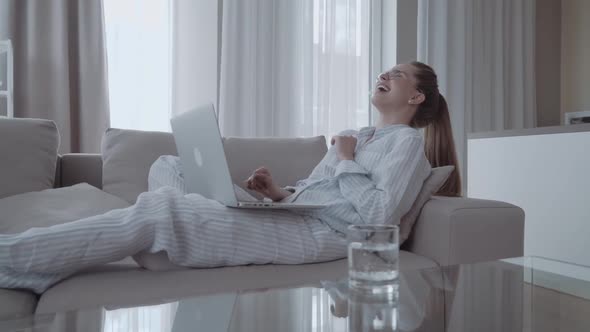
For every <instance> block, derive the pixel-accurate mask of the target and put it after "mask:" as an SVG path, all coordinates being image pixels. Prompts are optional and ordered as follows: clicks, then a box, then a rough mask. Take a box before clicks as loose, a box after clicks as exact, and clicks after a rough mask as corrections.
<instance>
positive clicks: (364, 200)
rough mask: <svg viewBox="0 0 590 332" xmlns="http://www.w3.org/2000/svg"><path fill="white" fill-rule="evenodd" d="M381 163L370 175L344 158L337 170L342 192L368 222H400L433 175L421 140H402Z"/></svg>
mask: <svg viewBox="0 0 590 332" xmlns="http://www.w3.org/2000/svg"><path fill="white" fill-rule="evenodd" d="M378 163H379V164H378V165H377V166H376V167H375V169H374V170H373V171H372V172H371V173H369V171H368V170H366V169H365V168H364V167H362V166H361V165H359V164H358V163H357V162H356V161H354V160H350V159H346V158H344V159H342V160H341V161H340V162H339V164H338V165H337V167H336V177H337V178H338V184H339V187H340V191H341V193H342V195H343V196H344V197H345V198H346V199H347V200H348V201H349V202H350V203H352V205H353V206H354V208H355V210H356V211H357V212H358V214H359V215H360V216H361V218H362V219H363V221H364V222H365V223H367V224H387V223H392V222H395V223H397V222H399V218H401V215H400V214H401V213H405V212H407V210H409V209H410V207H411V205H412V204H413V202H414V200H415V199H416V196H417V195H418V192H419V191H420V188H422V184H423V183H424V180H425V179H426V177H428V175H429V174H430V165H429V164H428V161H427V160H426V157H425V155H424V141H423V140H422V137H421V136H409V137H406V138H403V139H401V140H400V141H399V142H396V143H395V144H394V146H393V147H392V149H391V150H390V151H389V152H388V153H387V154H385V155H383V157H382V158H381V159H380V160H379V161H378ZM406 193H407V195H406V197H404V194H406ZM404 198H405V199H404ZM402 199H403V200H402Z"/></svg>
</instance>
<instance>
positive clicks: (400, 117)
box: [375, 112, 412, 129]
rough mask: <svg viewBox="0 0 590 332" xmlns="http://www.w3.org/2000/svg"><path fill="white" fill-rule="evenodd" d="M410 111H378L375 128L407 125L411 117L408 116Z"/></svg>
mask: <svg viewBox="0 0 590 332" xmlns="http://www.w3.org/2000/svg"><path fill="white" fill-rule="evenodd" d="M409 114H410V112H395V113H393V112H392V113H386V114H383V113H379V119H378V120H377V123H376V124H375V128H377V129H381V128H385V127H387V126H391V125H396V124H404V125H407V126H409V125H410V122H411V121H412V117H411V116H409Z"/></svg>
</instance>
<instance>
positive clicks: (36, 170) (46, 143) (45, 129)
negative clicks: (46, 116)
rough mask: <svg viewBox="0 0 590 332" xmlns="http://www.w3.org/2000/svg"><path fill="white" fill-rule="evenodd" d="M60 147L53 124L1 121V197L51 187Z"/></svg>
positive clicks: (34, 120) (46, 122)
mask: <svg viewBox="0 0 590 332" xmlns="http://www.w3.org/2000/svg"><path fill="white" fill-rule="evenodd" d="M58 148H59V132H58V130H57V127H56V125H55V123H54V122H53V121H49V120H42V119H12V118H10V119H9V118H0V154H1V155H2V157H1V159H0V198H3V197H8V196H12V195H17V194H21V193H26V192H30V191H38V190H43V189H49V188H52V187H53V183H54V179H55V173H56V170H55V167H56V161H57V150H58Z"/></svg>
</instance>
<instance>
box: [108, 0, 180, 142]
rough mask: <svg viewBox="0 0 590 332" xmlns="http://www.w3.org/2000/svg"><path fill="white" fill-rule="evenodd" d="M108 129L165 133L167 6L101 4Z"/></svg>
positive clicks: (135, 0) (155, 2) (137, 0)
mask: <svg viewBox="0 0 590 332" xmlns="http://www.w3.org/2000/svg"><path fill="white" fill-rule="evenodd" d="M104 16H105V30H106V44H107V60H108V75H109V77H108V80H109V101H110V115H111V126H112V127H118V128H127V129H141V130H158V131H169V130H170V129H169V118H170V109H171V97H170V95H171V94H170V88H171V55H170V54H171V38H170V33H171V19H170V0H105V1H104Z"/></svg>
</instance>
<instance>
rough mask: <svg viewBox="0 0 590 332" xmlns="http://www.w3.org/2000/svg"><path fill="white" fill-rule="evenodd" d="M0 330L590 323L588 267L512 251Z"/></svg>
mask: <svg viewBox="0 0 590 332" xmlns="http://www.w3.org/2000/svg"><path fill="white" fill-rule="evenodd" d="M343 277H345V276H343ZM363 324H364V325H363ZM0 331H105V332H111V331H113V332H114V331H125V332H128V331H137V332H140V331H141V332H147V331H175V332H176V331H205V332H216V331H223V332H225V331H235V332H245V331H248V332H250V331H251V332H265V331H269V332H270V331H273V332H275V331H289V332H290V331H293V332H295V331H296V332H332V331H334V332H336V331H338V332H340V331H531V332H532V331H534V332H538V331H590V268H589V267H585V266H579V265H575V264H569V263H565V262H559V261H554V260H549V259H544V258H538V257H524V258H514V259H506V260H498V261H492V262H483V263H476V264H463V265H458V266H448V267H443V268H431V269H422V270H403V271H401V272H400V279H399V296H398V297H397V299H395V298H389V299H387V300H385V299H383V298H379V299H371V298H367V297H359V296H358V295H355V292H352V291H350V290H349V289H348V287H347V282H346V279H345V278H343V279H341V280H329V281H322V280H318V281H317V283H315V284H309V285H302V286H301V287H298V288H288V289H258V290H249V291H238V292H227V293H220V294H214V295H206V296H199V297H192V298H184V299H178V300H174V301H171V300H166V301H162V304H158V305H150V306H136V307H131V308H115V307H112V306H110V307H100V308H93V309H80V310H74V311H68V312H59V313H54V314H43V315H36V316H31V317H24V318H19V319H12V320H4V321H0Z"/></svg>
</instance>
